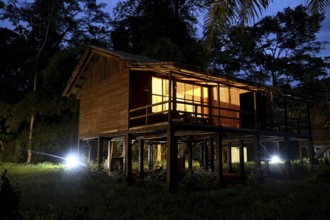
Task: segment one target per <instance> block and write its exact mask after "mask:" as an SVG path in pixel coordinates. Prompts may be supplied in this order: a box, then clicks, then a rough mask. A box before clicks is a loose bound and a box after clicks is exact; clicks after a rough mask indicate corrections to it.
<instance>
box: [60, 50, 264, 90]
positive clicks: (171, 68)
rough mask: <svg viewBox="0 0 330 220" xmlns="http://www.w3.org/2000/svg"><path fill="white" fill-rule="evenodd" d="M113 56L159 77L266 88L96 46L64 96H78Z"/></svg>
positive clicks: (74, 73) (130, 66)
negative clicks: (103, 59) (101, 64)
mask: <svg viewBox="0 0 330 220" xmlns="http://www.w3.org/2000/svg"><path fill="white" fill-rule="evenodd" d="M109 55H110V56H112V57H118V58H119V59H122V60H126V61H128V62H127V64H126V65H127V68H130V69H131V70H143V71H144V70H150V71H153V72H157V74H158V75H163V76H168V75H169V74H170V73H172V74H175V75H176V76H177V77H181V79H185V80H186V79H188V78H189V79H190V80H193V81H195V82H197V83H207V84H209V83H214V84H215V83H221V84H226V85H230V86H234V87H239V88H243V89H248V90H260V89H264V88H265V86H263V85H258V84H256V83H252V82H247V81H245V80H241V79H236V78H229V77H227V76H220V75H217V76H214V75H211V74H207V73H205V72H202V71H200V70H198V69H197V68H192V67H191V66H187V65H184V64H180V63H176V62H164V61H161V60H156V59H152V58H149V57H146V56H142V55H136V54H130V53H126V52H122V51H116V50H112V49H103V48H98V47H94V46H89V47H87V48H86V50H85V52H84V54H83V55H82V56H81V58H80V61H79V63H78V65H77V66H76V68H75V69H74V71H73V73H72V76H71V77H70V79H69V80H68V83H67V86H66V88H65V89H64V92H63V94H62V95H63V96H70V95H77V93H78V92H79V90H80V88H81V87H82V85H83V82H84V81H85V79H86V78H87V76H88V74H89V71H88V70H90V69H91V68H92V67H93V65H94V63H95V62H96V61H97V59H98V58H99V57H100V56H109Z"/></svg>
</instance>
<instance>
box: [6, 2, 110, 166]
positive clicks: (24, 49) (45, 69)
mask: <svg viewBox="0 0 330 220" xmlns="http://www.w3.org/2000/svg"><path fill="white" fill-rule="evenodd" d="M104 7H105V5H104V4H97V3H96V1H90V0H80V1H71V0H61V1H56V0H54V1H45V0H36V1H16V0H12V1H5V2H1V7H0V19H1V20H5V21H7V22H9V23H10V24H11V27H10V28H1V29H0V41H1V42H0V47H1V54H2V56H1V57H2V59H1V67H0V68H1V69H0V71H1V76H0V77H1V78H0V88H1V100H0V143H1V159H2V160H7V161H27V162H33V161H40V160H49V159H50V158H40V157H39V156H38V155H40V154H35V155H34V157H33V158H32V157H31V156H32V152H36V153H37V152H47V153H56V154H61V153H63V151H65V150H66V149H68V148H69V147H70V146H72V145H75V144H76V135H77V103H76V102H75V101H74V100H69V99H64V98H62V97H61V94H62V91H63V89H64V87H65V85H66V82H67V80H68V78H69V77H70V75H71V73H72V71H73V68H74V67H75V65H76V62H77V61H78V59H79V56H80V54H81V53H82V49H83V47H84V46H85V45H87V44H93V45H99V46H106V45H107V44H109V15H108V14H107V13H105V12H104V11H102V8H104ZM32 159H33V160H32Z"/></svg>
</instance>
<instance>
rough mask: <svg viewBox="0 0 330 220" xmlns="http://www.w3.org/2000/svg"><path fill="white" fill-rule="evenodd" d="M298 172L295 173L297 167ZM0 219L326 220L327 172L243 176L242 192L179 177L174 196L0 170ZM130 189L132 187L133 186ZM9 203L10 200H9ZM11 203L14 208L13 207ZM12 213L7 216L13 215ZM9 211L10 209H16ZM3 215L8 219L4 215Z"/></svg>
mask: <svg viewBox="0 0 330 220" xmlns="http://www.w3.org/2000/svg"><path fill="white" fill-rule="evenodd" d="M297 166H298V165H297ZM0 168H1V173H3V172H4V171H5V170H7V173H6V174H2V177H1V197H0V199H1V201H0V202H1V204H12V205H11V206H12V209H10V207H9V208H8V207H7V208H6V209H5V208H4V206H1V217H2V218H1V219H5V218H4V217H6V216H7V217H8V216H9V218H7V219H11V218H16V219H329V216H330V209H329V207H330V167H329V166H328V165H324V164H321V165H318V166H317V167H315V168H314V169H313V170H311V169H309V168H307V167H303V166H302V165H301V167H299V168H297V167H294V168H293V169H292V171H293V174H294V172H299V175H293V176H294V178H290V179H288V178H265V179H264V180H263V181H262V182H260V181H259V180H258V179H257V178H256V177H254V176H253V175H252V174H249V176H248V177H247V179H246V181H244V183H242V184H227V185H226V187H225V188H219V189H213V188H212V189H208V190H206V189H205V188H206V187H205V188H200V189H196V188H190V187H189V184H193V183H194V181H195V183H196V184H202V185H203V184H205V185H207V184H212V180H213V178H212V176H211V175H212V174H210V173H209V172H207V171H205V172H199V173H194V174H189V175H188V174H186V176H184V177H183V178H182V181H181V182H180V190H179V192H178V193H177V194H170V193H168V192H166V191H165V190H162V189H161V188H159V187H158V184H157V181H158V179H157V178H153V177H152V176H147V177H146V178H145V181H144V182H143V183H139V184H132V185H130V186H128V185H127V184H126V181H125V178H124V177H123V176H122V175H120V174H118V175H115V176H113V175H112V176H109V175H108V174H107V173H106V172H103V171H96V170H95V169H91V168H92V167H91V166H88V167H81V168H79V169H78V168H75V169H68V168H66V167H64V166H62V165H54V164H49V163H43V164H31V165H26V164H11V163H2V164H0ZM135 183H137V182H135ZM13 195H15V196H16V198H17V200H16V201H15V200H13V199H12V198H15V196H14V197H13ZM15 203H16V205H17V206H15ZM13 207H14V208H13ZM15 207H16V208H15ZM9 212H10V213H9Z"/></svg>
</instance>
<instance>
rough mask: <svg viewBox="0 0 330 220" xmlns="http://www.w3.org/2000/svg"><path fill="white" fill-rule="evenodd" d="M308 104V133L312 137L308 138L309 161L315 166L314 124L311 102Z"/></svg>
mask: <svg viewBox="0 0 330 220" xmlns="http://www.w3.org/2000/svg"><path fill="white" fill-rule="evenodd" d="M306 104H307V119H308V134H309V136H310V138H309V139H308V156H309V163H310V165H311V166H314V163H315V160H314V145H313V136H312V124H311V113H310V106H309V103H306Z"/></svg>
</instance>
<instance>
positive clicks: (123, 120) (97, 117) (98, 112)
mask: <svg viewBox="0 0 330 220" xmlns="http://www.w3.org/2000/svg"><path fill="white" fill-rule="evenodd" d="M127 103H128V69H127V68H125V61H121V60H119V59H116V58H106V57H100V59H99V60H98V62H96V64H95V65H94V68H93V69H92V70H91V73H90V74H89V76H88V78H87V79H86V81H85V84H84V85H83V87H82V89H81V93H80V118H79V120H80V123H79V138H89V137H95V136H98V135H100V134H103V135H104V134H106V133H108V132H110V131H114V130H116V131H122V130H127V126H128V118H127Z"/></svg>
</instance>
